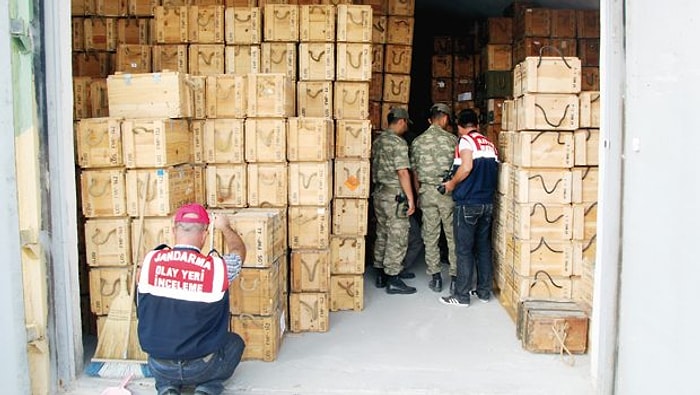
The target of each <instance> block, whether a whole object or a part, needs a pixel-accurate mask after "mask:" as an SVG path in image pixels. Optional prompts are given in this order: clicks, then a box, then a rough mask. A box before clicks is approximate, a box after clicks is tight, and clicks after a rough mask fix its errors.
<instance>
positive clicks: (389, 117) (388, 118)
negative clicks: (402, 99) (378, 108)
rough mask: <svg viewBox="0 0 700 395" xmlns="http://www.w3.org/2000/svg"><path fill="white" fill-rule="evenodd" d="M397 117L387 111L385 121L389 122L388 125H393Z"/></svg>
mask: <svg viewBox="0 0 700 395" xmlns="http://www.w3.org/2000/svg"><path fill="white" fill-rule="evenodd" d="M399 119H401V118H396V117H395V116H394V114H393V113H391V112H389V114H387V116H386V121H387V122H388V123H389V125H393V124H394V123H396V122H397V121H398V120H399Z"/></svg>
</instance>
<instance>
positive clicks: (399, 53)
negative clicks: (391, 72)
mask: <svg viewBox="0 0 700 395" xmlns="http://www.w3.org/2000/svg"><path fill="white" fill-rule="evenodd" d="M397 54H398V56H399V59H398V60H396V55H397ZM405 54H406V53H405V52H404V51H401V52H398V53H397V52H396V51H394V52H392V54H391V62H392V63H393V64H394V66H398V65H400V64H402V63H403V56H404V55H405Z"/></svg>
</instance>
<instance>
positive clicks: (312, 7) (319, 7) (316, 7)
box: [309, 5, 326, 15]
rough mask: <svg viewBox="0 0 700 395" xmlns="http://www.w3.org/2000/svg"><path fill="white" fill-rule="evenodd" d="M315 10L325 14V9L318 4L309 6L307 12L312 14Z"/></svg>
mask: <svg viewBox="0 0 700 395" xmlns="http://www.w3.org/2000/svg"><path fill="white" fill-rule="evenodd" d="M316 11H318V12H319V14H321V15H326V10H325V9H324V8H323V7H322V6H320V5H312V6H311V7H309V14H311V15H313V14H315V13H316Z"/></svg>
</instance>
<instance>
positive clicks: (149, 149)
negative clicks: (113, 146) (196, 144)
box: [122, 118, 191, 169]
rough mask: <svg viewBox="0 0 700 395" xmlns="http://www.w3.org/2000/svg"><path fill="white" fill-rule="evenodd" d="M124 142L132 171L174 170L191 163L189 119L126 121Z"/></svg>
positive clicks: (123, 123) (126, 163)
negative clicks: (138, 169)
mask: <svg viewBox="0 0 700 395" xmlns="http://www.w3.org/2000/svg"><path fill="white" fill-rule="evenodd" d="M122 142H123V146H124V148H123V149H124V164H125V165H126V167H127V168H129V169H134V168H143V167H167V166H174V165H179V164H182V163H187V162H188V161H189V159H190V144H191V136H190V126H189V122H188V121H187V120H185V119H161V118H149V119H146V118H142V119H125V120H124V121H123V122H122Z"/></svg>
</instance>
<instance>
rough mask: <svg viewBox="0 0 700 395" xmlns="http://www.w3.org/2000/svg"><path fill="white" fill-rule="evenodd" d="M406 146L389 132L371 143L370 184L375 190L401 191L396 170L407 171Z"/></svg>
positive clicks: (399, 138)
mask: <svg viewBox="0 0 700 395" xmlns="http://www.w3.org/2000/svg"><path fill="white" fill-rule="evenodd" d="M410 167H411V165H410V163H409V160H408V144H406V140H404V139H403V138H401V137H400V136H398V135H397V134H396V133H394V132H393V131H391V130H388V129H387V130H385V131H383V132H382V134H380V135H379V137H377V138H376V139H375V140H374V143H372V182H373V183H374V186H375V190H379V189H381V188H384V187H389V188H398V189H401V184H399V176H398V175H397V174H396V171H397V170H401V169H409V168H410Z"/></svg>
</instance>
